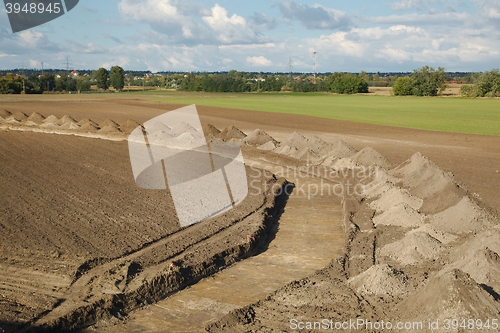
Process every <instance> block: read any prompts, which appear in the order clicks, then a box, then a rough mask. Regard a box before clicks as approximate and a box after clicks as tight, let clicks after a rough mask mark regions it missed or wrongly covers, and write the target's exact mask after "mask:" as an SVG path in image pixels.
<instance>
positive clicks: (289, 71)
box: [288, 57, 293, 80]
mask: <svg viewBox="0 0 500 333" xmlns="http://www.w3.org/2000/svg"><path fill="white" fill-rule="evenodd" d="M292 69H293V63H292V57H290V61H289V62H288V78H289V79H290V80H292Z"/></svg>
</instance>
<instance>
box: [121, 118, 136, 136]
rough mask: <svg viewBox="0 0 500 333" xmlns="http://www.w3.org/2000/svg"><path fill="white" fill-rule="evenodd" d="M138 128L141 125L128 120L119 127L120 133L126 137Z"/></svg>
mask: <svg viewBox="0 0 500 333" xmlns="http://www.w3.org/2000/svg"><path fill="white" fill-rule="evenodd" d="M139 126H141V124H139V123H138V122H137V121H135V120H131V119H129V120H127V121H126V122H124V123H123V124H121V125H120V131H121V132H122V133H125V134H127V135H128V134H130V133H132V131H133V130H135V129H136V128H137V127H139Z"/></svg>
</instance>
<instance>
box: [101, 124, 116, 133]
mask: <svg viewBox="0 0 500 333" xmlns="http://www.w3.org/2000/svg"><path fill="white" fill-rule="evenodd" d="M99 132H100V133H108V134H113V133H121V131H120V128H119V127H118V124H117V125H116V126H113V125H106V126H104V127H101V129H100V130H99Z"/></svg>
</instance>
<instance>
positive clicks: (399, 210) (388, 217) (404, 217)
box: [373, 203, 424, 228]
mask: <svg viewBox="0 0 500 333" xmlns="http://www.w3.org/2000/svg"><path fill="white" fill-rule="evenodd" d="M423 223H424V216H423V215H421V214H419V213H418V212H417V211H416V210H415V209H413V207H411V206H409V205H408V204H406V203H399V204H397V205H396V206H392V207H391V208H389V209H388V210H386V211H384V212H383V213H382V214H380V215H377V216H375V217H374V218H373V224H374V225H375V226H379V225H393V226H398V227H403V228H412V227H419V226H421V225H422V224H423Z"/></svg>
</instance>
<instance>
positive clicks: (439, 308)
mask: <svg viewBox="0 0 500 333" xmlns="http://www.w3.org/2000/svg"><path fill="white" fill-rule="evenodd" d="M430 300H431V301H430ZM479 304H480V306H478V305H479ZM394 311H395V315H396V316H397V317H399V318H401V315H402V314H403V315H404V318H403V319H411V320H416V319H417V320H420V319H422V320H429V318H433V320H437V319H439V320H440V325H441V324H442V323H443V322H442V320H444V319H451V318H480V319H483V320H485V319H490V320H491V318H496V317H497V316H498V313H499V312H500V303H498V302H495V299H494V297H493V296H491V295H490V294H489V293H488V292H487V291H486V290H484V289H483V288H482V287H481V286H480V285H478V284H477V283H476V282H475V281H474V280H473V279H471V277H470V276H469V275H467V274H466V273H464V272H462V271H460V270H458V269H454V270H452V271H449V272H446V273H444V274H437V275H435V276H433V277H431V278H430V279H429V281H428V283H427V284H425V285H424V286H423V287H421V288H420V289H419V290H417V292H415V293H414V294H413V296H412V297H409V298H407V299H406V300H404V301H403V302H401V303H399V304H398V306H397V307H395V309H394ZM441 327H442V326H441Z"/></svg>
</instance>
